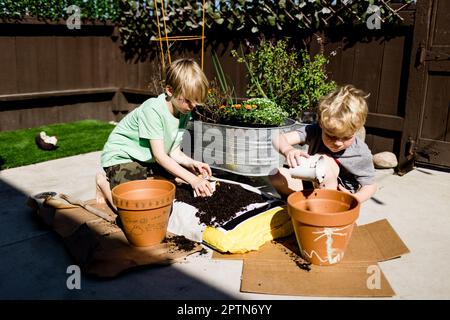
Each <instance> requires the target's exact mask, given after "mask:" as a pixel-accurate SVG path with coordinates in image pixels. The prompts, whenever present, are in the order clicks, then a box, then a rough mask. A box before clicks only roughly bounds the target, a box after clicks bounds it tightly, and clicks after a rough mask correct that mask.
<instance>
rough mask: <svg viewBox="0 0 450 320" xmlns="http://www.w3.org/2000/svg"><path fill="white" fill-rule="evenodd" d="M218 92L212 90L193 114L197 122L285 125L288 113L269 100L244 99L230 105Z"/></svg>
mask: <svg viewBox="0 0 450 320" xmlns="http://www.w3.org/2000/svg"><path fill="white" fill-rule="evenodd" d="M216 90H217V89H216V88H210V92H209V94H208V96H209V98H208V100H207V101H206V103H205V104H204V105H203V106H199V107H197V109H196V110H195V112H194V114H193V117H194V119H195V120H201V121H205V122H211V123H221V124H230V125H239V126H257V125H259V126H261V125H262V126H280V125H283V124H284V123H285V119H286V118H287V113H286V112H285V111H284V110H283V109H282V108H281V107H280V106H278V105H277V104H276V103H275V102H273V101H271V100H269V99H266V98H252V99H243V100H242V101H241V102H239V103H238V102H235V103H231V104H229V103H227V100H226V99H223V98H222V97H221V95H220V93H217V91H216Z"/></svg>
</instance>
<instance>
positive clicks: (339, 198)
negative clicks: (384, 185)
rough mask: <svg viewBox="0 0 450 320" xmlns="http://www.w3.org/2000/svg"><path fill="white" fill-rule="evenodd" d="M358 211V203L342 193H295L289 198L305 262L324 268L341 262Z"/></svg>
mask: <svg viewBox="0 0 450 320" xmlns="http://www.w3.org/2000/svg"><path fill="white" fill-rule="evenodd" d="M359 210H360V202H359V201H358V199H357V198H356V197H354V196H353V195H351V194H349V193H345V192H342V191H337V190H325V189H314V190H303V191H299V192H294V193H292V194H291V195H290V196H289V197H288V213H289V215H290V216H291V220H292V224H293V226H294V230H295V235H296V237H297V242H298V245H299V247H300V252H301V254H302V256H303V258H304V259H306V260H307V261H309V262H311V263H312V264H316V265H323V266H328V265H332V264H335V263H338V262H339V261H341V260H342V258H343V257H344V253H345V250H346V248H347V245H348V242H349V240H350V237H351V235H352V231H353V226H354V223H355V221H356V219H357V218H358V216H359Z"/></svg>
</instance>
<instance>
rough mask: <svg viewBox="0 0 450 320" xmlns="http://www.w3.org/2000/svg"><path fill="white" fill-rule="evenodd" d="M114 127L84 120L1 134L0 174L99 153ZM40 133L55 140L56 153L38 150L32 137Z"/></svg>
mask: <svg viewBox="0 0 450 320" xmlns="http://www.w3.org/2000/svg"><path fill="white" fill-rule="evenodd" d="M114 127H115V126H114V125H112V124H109V123H107V122H103V121H97V120H83V121H77V122H71V123H61V124H52V125H48V126H42V127H37V128H31V129H22V130H16V131H4V132H0V170H3V169H9V168H15V167H20V166H24V165H28V164H33V163H38V162H43V161H47V160H52V159H58V158H63V157H69V156H73V155H77V154H82V153H87V152H92V151H98V150H101V149H103V145H104V144H105V142H106V140H107V139H108V136H109V134H110V132H111V131H112V130H113V129H114ZM41 131H45V132H46V133H47V135H49V136H57V137H58V143H57V144H56V145H57V146H58V148H57V149H56V150H52V151H44V150H41V149H39V148H38V146H37V145H36V143H35V137H36V135H37V134H39V132H41Z"/></svg>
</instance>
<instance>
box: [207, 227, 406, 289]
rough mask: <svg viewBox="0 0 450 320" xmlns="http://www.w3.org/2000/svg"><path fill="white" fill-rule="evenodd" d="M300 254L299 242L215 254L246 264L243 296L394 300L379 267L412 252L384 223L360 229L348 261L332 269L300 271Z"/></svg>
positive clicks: (353, 242)
mask: <svg viewBox="0 0 450 320" xmlns="http://www.w3.org/2000/svg"><path fill="white" fill-rule="evenodd" d="M292 252H294V253H296V254H297V255H298V254H299V250H298V245H297V242H296V240H295V236H294V235H293V236H291V237H288V238H286V239H282V240H280V241H277V242H270V243H266V244H265V245H264V246H263V247H261V249H260V250H259V251H256V252H249V253H246V254H240V255H236V254H232V255H226V254H219V253H217V252H215V253H214V255H213V258H216V259H243V260H244V266H243V270H242V281H241V291H243V292H255V293H267V294H281V295H299V296H327V297H389V296H393V295H395V292H394V291H393V289H392V288H391V286H390V284H389V282H388V281H387V279H386V277H385V276H384V274H383V272H382V271H381V268H380V267H379V265H378V263H377V262H381V261H386V260H390V259H394V258H398V257H400V256H402V255H404V254H406V253H408V252H409V249H408V248H407V247H406V245H405V244H404V243H403V241H402V240H401V239H400V237H399V236H398V234H397V233H396V232H395V230H394V229H393V228H392V226H391V225H390V224H389V222H388V221H387V220H386V219H384V220H379V221H376V222H373V223H370V224H367V225H362V226H357V227H355V229H354V231H353V235H352V237H351V240H350V243H349V245H348V248H347V250H346V253H345V257H344V259H343V260H342V261H341V262H340V263H338V264H336V265H333V266H316V265H312V266H311V270H310V271H305V270H302V269H300V268H299V267H298V266H297V265H296V263H295V261H294V260H293V259H292V258H291V257H290V256H289V254H292Z"/></svg>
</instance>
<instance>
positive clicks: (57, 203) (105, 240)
mask: <svg viewBox="0 0 450 320" xmlns="http://www.w3.org/2000/svg"><path fill="white" fill-rule="evenodd" d="M85 204H86V205H88V206H89V208H90V210H92V208H94V210H95V209H97V210H100V211H101V212H103V213H104V214H105V215H107V216H110V217H112V218H115V214H114V213H113V212H112V210H111V209H110V208H109V207H108V206H107V205H106V204H103V205H100V204H96V202H95V200H90V201H86V202H85ZM28 205H29V206H31V207H32V208H34V209H35V210H36V212H37V214H38V216H39V217H40V218H41V219H42V220H43V221H44V222H45V223H46V224H47V225H49V226H50V227H52V228H53V229H54V230H55V231H56V233H58V234H59V235H60V236H61V238H62V240H63V242H64V244H65V245H66V247H67V249H68V251H69V253H70V255H71V256H72V258H73V259H74V260H75V263H76V264H77V265H79V266H80V267H81V269H82V270H83V271H84V272H86V273H89V274H94V275H96V276H99V277H114V276H117V275H118V274H120V273H121V272H122V271H124V270H126V269H129V268H132V267H136V266H142V265H150V264H170V263H174V262H176V261H179V260H180V259H183V258H185V257H186V256H188V255H190V254H192V253H194V252H199V251H201V250H203V248H202V246H201V244H200V243H197V242H193V241H191V240H188V239H186V238H184V237H182V236H177V235H173V234H171V233H167V235H166V239H165V240H164V241H163V242H162V243H160V244H158V245H155V246H151V247H134V246H132V245H130V244H129V243H128V241H127V239H126V237H125V234H124V233H123V231H122V229H120V228H119V226H117V225H116V224H114V223H111V222H108V221H106V220H105V219H102V218H99V217H98V216H97V215H94V214H93V213H91V212H89V211H88V210H86V209H85V208H83V207H80V206H75V205H72V204H70V203H68V202H65V201H64V199H62V198H60V197H59V195H58V194H57V193H55V192H52V193H47V194H39V195H35V196H34V197H30V198H29V199H28ZM113 220H114V219H113Z"/></svg>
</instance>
